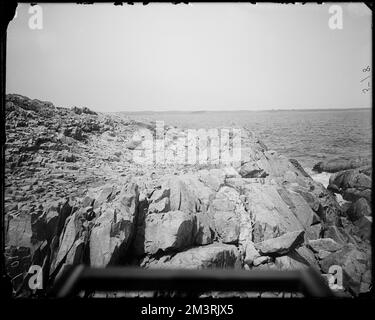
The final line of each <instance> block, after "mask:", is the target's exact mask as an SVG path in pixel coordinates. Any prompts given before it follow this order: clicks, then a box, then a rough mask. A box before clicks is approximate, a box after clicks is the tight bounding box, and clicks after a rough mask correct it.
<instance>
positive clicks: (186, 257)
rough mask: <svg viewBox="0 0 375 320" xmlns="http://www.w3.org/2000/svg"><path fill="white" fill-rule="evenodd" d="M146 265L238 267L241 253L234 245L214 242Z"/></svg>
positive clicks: (153, 266) (185, 267) (183, 267)
mask: <svg viewBox="0 0 375 320" xmlns="http://www.w3.org/2000/svg"><path fill="white" fill-rule="evenodd" d="M144 266H145V267H146V268H168V269H169V268H171V269H174V268H175V269H206V268H237V267H240V266H241V255H240V252H239V250H238V249H237V247H236V246H234V245H230V244H224V243H212V244H209V245H206V246H202V247H195V248H192V249H189V250H186V251H183V252H179V253H177V254H175V255H173V256H170V255H167V256H163V257H162V258H160V259H159V260H151V261H148V262H145V263H144Z"/></svg>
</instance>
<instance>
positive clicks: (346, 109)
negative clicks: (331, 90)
mask: <svg viewBox="0 0 375 320" xmlns="http://www.w3.org/2000/svg"><path fill="white" fill-rule="evenodd" d="M371 110H372V108H371V107H370V108H339V109H335V108H330V109H271V110H198V111H188V110H181V111H177V110H167V111H151V110H150V111H107V112H108V113H125V114H138V115H142V114H160V113H169V114H173V113H174V114H180V113H189V114H201V113H225V112H236V113H239V112H322V111H371Z"/></svg>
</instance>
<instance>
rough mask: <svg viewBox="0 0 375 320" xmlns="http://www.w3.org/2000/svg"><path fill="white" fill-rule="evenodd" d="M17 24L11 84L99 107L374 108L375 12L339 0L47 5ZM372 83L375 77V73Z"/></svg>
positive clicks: (11, 89) (12, 89) (12, 29)
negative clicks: (335, 14) (334, 5)
mask: <svg viewBox="0 0 375 320" xmlns="http://www.w3.org/2000/svg"><path fill="white" fill-rule="evenodd" d="M40 6H41V7H42V9H43V28H42V29H41V30H32V29H30V28H29V19H30V17H32V14H30V13H29V8H30V6H29V5H26V4H19V5H18V8H17V17H16V18H15V19H13V21H12V22H10V24H9V27H8V47H7V93H19V94H22V95H26V96H29V97H30V98H37V99H41V100H48V101H51V102H53V103H54V104H55V105H57V106H63V107H70V106H73V105H77V106H87V107H90V108H92V109H94V110H97V111H142V110H155V111H156V110H231V109H248V110H259V109H291V108H296V109H297V108H299V109H306V108H348V107H370V106H371V94H372V92H371V91H370V92H369V93H363V91H362V90H363V89H364V88H368V83H367V82H366V81H364V82H362V83H361V82H360V81H361V80H362V79H363V78H365V77H366V76H367V75H369V73H366V72H363V69H364V68H366V67H367V66H370V67H371V69H372V65H371V54H372V52H371V50H372V49H371V48H372V45H371V41H372V40H371V33H372V26H371V15H372V13H371V11H370V9H368V8H367V7H366V6H365V5H364V4H360V3H352V4H349V3H343V4H341V6H342V8H343V29H342V30H337V29H336V30H331V29H330V28H329V26H328V20H329V18H330V17H331V16H332V14H331V13H329V6H330V5H329V4H325V5H316V4H306V5H282V4H257V5H251V4H249V3H243V4H230V3H227V4H226V3H216V4H212V3H207V4H205V3H197V4H193V5H184V4H180V5H172V4H149V5H147V6H143V5H142V4H135V5H134V6H129V5H124V6H114V5H113V4H109V3H108V4H95V5H76V4H41V5H40ZM370 85H372V84H371V83H370Z"/></svg>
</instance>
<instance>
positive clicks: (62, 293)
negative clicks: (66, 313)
mask: <svg viewBox="0 0 375 320" xmlns="http://www.w3.org/2000/svg"><path fill="white" fill-rule="evenodd" d="M82 290H89V291H91V290H93V291H106V292H110V291H132V290H135V291H147V290H149V291H150V290H160V291H163V290H168V291H186V292H204V291H248V292H252V291H279V292H280V291H283V292H301V293H303V294H304V295H305V296H310V297H333V294H332V291H331V290H330V289H329V287H328V285H327V283H326V282H325V280H324V279H323V277H322V276H321V275H320V274H318V273H317V271H315V270H314V269H311V268H310V269H305V270H298V271H297V270H296V271H274V270H267V271H263V270H254V271H251V270H250V271H248V270H235V269H230V270H228V269H203V270H187V269H143V268H130V267H107V268H88V267H84V266H82V265H80V266H74V267H73V266H71V267H69V268H67V269H66V270H65V271H64V272H63V274H62V276H61V277H60V279H58V281H57V282H56V285H55V287H54V288H53V295H54V296H56V297H71V296H75V295H77V294H78V293H79V292H81V291H82Z"/></svg>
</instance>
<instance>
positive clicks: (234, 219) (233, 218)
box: [209, 186, 241, 243]
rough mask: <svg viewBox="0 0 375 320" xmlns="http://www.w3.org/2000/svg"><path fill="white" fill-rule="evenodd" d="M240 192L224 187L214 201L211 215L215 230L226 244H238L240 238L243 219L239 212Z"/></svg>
mask: <svg viewBox="0 0 375 320" xmlns="http://www.w3.org/2000/svg"><path fill="white" fill-rule="evenodd" d="M240 202H241V201H240V199H239V194H238V192H237V191H236V190H235V189H233V188H230V187H226V186H224V187H222V188H221V189H220V190H219V192H218V193H217V194H216V196H215V199H213V200H212V202H211V204H210V207H209V214H210V216H211V217H212V220H213V222H214V225H215V230H216V232H217V234H218V236H219V237H220V239H221V240H222V241H223V242H224V243H236V242H238V239H239V236H240V224H241V217H240V213H239V212H238V205H239V204H240Z"/></svg>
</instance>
